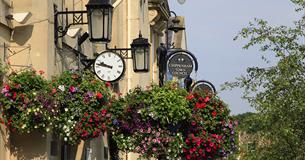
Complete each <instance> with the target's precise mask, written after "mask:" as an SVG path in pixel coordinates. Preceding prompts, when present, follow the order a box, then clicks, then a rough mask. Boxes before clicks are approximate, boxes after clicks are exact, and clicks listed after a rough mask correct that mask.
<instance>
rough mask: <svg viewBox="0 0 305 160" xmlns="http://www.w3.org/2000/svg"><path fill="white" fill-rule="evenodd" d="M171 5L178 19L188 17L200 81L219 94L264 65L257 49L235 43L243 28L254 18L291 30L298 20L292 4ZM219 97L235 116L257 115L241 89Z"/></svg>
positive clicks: (217, 1) (191, 1)
mask: <svg viewBox="0 0 305 160" xmlns="http://www.w3.org/2000/svg"><path fill="white" fill-rule="evenodd" d="M169 5H170V9H171V10H172V11H174V12H175V13H176V14H177V15H178V16H179V15H181V16H185V19H186V34H187V46H188V48H187V49H188V50H189V51H191V52H192V53H193V54H195V56H196V57H197V60H198V62H199V69H198V72H197V76H196V78H197V80H208V81H210V82H212V83H213V84H214V85H215V87H216V89H217V90H219V89H220V86H221V84H223V83H224V82H226V81H234V79H235V77H238V76H240V75H242V74H245V73H246V69H247V67H251V66H263V65H265V64H264V62H263V61H262V59H261V55H260V54H259V51H258V47H253V48H250V49H249V50H244V49H242V46H243V45H244V44H245V43H246V42H247V41H246V40H237V41H233V38H234V37H235V36H236V35H237V33H238V32H239V31H240V30H241V29H242V28H243V27H246V26H248V24H249V22H250V21H253V20H254V18H261V19H265V20H267V21H268V22H269V23H270V25H273V26H278V25H288V26H291V25H292V22H293V21H294V20H297V17H298V16H297V14H296V13H295V12H294V7H295V6H294V5H293V4H292V3H291V2H290V1H289V0H186V2H185V3H184V4H179V3H178V2H177V0H169ZM271 61H272V59H271ZM192 78H195V77H192ZM219 96H220V97H221V98H222V99H223V100H224V101H225V102H226V103H227V104H228V105H229V108H230V110H231V113H232V114H233V115H236V114H241V113H245V112H254V111H255V110H254V109H253V108H251V107H250V105H249V104H248V103H247V101H246V100H243V99H242V98H241V96H242V89H234V90H231V91H222V92H220V93H219Z"/></svg>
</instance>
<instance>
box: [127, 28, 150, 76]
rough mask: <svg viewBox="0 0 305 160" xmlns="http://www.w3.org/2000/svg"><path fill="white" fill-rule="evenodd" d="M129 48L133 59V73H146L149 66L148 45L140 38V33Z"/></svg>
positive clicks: (145, 40)
mask: <svg viewBox="0 0 305 160" xmlns="http://www.w3.org/2000/svg"><path fill="white" fill-rule="evenodd" d="M130 46H131V53H132V59H133V70H134V71H135V72H148V70H149V65H150V64H149V52H150V44H149V43H148V39H146V38H142V34H141V32H140V34H139V38H137V39H134V40H133V42H132V44H131V45H130Z"/></svg>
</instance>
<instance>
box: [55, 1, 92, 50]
mask: <svg viewBox="0 0 305 160" xmlns="http://www.w3.org/2000/svg"><path fill="white" fill-rule="evenodd" d="M60 15H64V16H65V21H66V22H65V25H63V24H61V25H60V24H59V22H58V16H60ZM84 15H85V16H87V11H68V9H67V8H66V11H57V8H56V7H54V33H55V34H54V35H55V37H54V39H55V44H57V42H58V39H59V38H61V37H64V36H65V35H66V34H67V32H68V29H69V28H70V27H71V26H72V25H83V24H88V20H87V19H86V18H84ZM69 17H70V18H72V22H71V23H69Z"/></svg>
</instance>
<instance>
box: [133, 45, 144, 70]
mask: <svg viewBox="0 0 305 160" xmlns="http://www.w3.org/2000/svg"><path fill="white" fill-rule="evenodd" d="M135 62H136V69H137V70H143V69H145V68H144V67H145V52H144V49H143V48H138V49H136V51H135Z"/></svg>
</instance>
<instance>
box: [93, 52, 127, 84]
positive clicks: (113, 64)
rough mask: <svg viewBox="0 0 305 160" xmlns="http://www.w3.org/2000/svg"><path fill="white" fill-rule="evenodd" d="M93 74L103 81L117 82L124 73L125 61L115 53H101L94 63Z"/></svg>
mask: <svg viewBox="0 0 305 160" xmlns="http://www.w3.org/2000/svg"><path fill="white" fill-rule="evenodd" d="M94 72H95V74H96V75H97V77H98V78H100V79H101V80H103V81H107V82H114V81H117V80H119V79H120V78H121V77H122V75H123V74H124V72H125V61H124V59H123V58H122V57H121V56H120V55H119V54H117V53H114V52H110V51H105V52H102V53H101V54H100V55H99V56H98V57H97V58H96V59H95V61H94Z"/></svg>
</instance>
